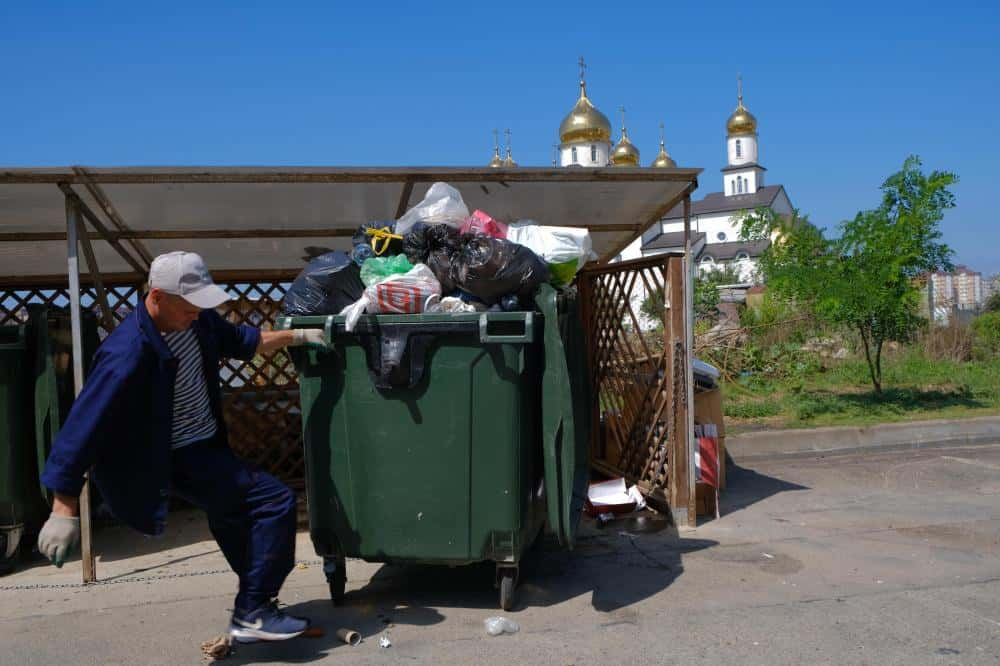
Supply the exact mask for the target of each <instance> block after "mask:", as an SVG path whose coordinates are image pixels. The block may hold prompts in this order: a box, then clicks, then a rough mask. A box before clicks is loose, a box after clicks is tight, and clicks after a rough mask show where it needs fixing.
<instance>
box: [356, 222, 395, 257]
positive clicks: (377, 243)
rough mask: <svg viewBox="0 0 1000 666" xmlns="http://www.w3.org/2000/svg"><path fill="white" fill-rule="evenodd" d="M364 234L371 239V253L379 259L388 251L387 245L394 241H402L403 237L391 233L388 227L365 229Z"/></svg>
mask: <svg viewBox="0 0 1000 666" xmlns="http://www.w3.org/2000/svg"><path fill="white" fill-rule="evenodd" d="M365 233H366V234H368V235H369V236H371V237H372V251H373V252H375V255H376V256H379V257H380V256H382V255H383V254H385V251H386V250H388V249H389V243H391V242H392V241H394V240H403V237H402V236H400V235H399V234H394V233H392V231H391V230H390V229H389V227H382V228H381V229H365Z"/></svg>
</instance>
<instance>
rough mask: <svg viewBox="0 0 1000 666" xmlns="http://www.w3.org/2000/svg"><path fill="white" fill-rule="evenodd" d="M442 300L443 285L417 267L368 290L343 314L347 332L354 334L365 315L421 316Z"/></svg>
mask: <svg viewBox="0 0 1000 666" xmlns="http://www.w3.org/2000/svg"><path fill="white" fill-rule="evenodd" d="M440 297H441V283H440V282H438V281H437V278H436V277H434V273H433V272H432V271H431V269H430V268H428V267H427V266H426V265H425V264H417V265H416V266H414V267H413V268H412V269H411V270H410V271H409V272H408V273H404V274H402V275H391V276H389V277H387V278H386V279H384V280H381V281H380V282H376V283H375V284H373V285H371V286H370V287H368V288H366V289H365V293H364V294H363V295H362V296H361V298H359V299H358V300H357V301H355V302H354V303H352V304H351V305H348V306H347V307H346V308H344V309H343V310H341V312H340V314H342V315H344V316H345V317H346V318H347V321H346V322H344V328H345V329H346V330H347V331H353V330H354V327H355V326H357V323H358V319H359V318H360V317H361V315H362V314H363V313H365V312H369V313H371V314H377V313H382V314H419V313H421V312H424V311H425V310H426V309H427V305H428V303H433V302H434V301H435V299H438V298H440Z"/></svg>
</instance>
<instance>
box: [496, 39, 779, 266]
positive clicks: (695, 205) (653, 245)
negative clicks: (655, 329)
mask: <svg viewBox="0 0 1000 666" xmlns="http://www.w3.org/2000/svg"><path fill="white" fill-rule="evenodd" d="M584 68H585V65H584V62H583V59H582V58H581V59H580V96H579V98H578V99H577V101H576V104H575V105H574V106H573V108H572V109H570V111H569V113H568V114H566V117H565V118H563V121H562V123H560V125H559V144H558V145H556V146H555V147H554V148H555V151H556V152H555V156H554V157H553V166H555V165H556V162H557V161H558V164H559V165H560V166H562V167H566V168H581V167H583V168H586V167H590V168H603V167H609V166H611V167H638V166H640V163H639V149H638V148H637V147H636V146H635V145H634V144H633V143H632V142H631V141H630V140H629V138H628V130H627V129H626V127H625V109H624V108H622V109H621V113H622V127H621V136H620V137H619V139H618V142H617V143H612V137H611V134H612V129H611V122H610V121H609V120H608V117H607V116H606V115H604V114H603V113H601V111H600V110H599V109H598V108H597V107H596V106H595V105H594V103H593V102H591V100H590V98H589V97H588V96H587V84H586V81H585V78H584V72H585V69H584ZM736 97H737V103H736V109H735V110H734V111H733V113H732V114H731V115H730V116H729V119H728V120H727V121H726V153H727V157H728V159H727V163H726V166H724V167H723V168H722V190H721V191H719V192H710V193H708V194H706V195H705V196H704V197H703V198H701V199H698V200H693V201H692V202H691V254H692V257H693V259H694V261H695V262H696V265H697V266H698V267H699V269H700V270H703V271H704V270H711V269H714V268H717V267H722V266H727V265H729V266H733V267H735V268H736V269H737V270H738V272H739V274H740V279H741V280H742V281H744V282H754V281H755V280H756V266H757V258H758V257H760V255H761V254H762V253H763V252H764V250H766V249H767V247H768V246H769V245H770V240H762V241H755V242H741V241H740V240H739V234H740V229H739V224H740V218H741V216H742V215H743V214H744V213H746V212H753V211H754V210H757V209H758V208H769V209H771V210H773V211H774V212H775V213H777V214H778V215H782V216H785V215H791V214H792V212H793V211H792V202H791V200H790V199H789V198H788V194H787V193H786V192H785V188H784V187H783V186H781V185H767V184H766V183H765V182H764V173H765V172H766V171H767V170H766V169H765V168H764V167H763V166H762V165H761V162H760V145H759V137H758V134H757V119H756V118H755V117H754V115H753V114H752V113H750V111H749V110H748V109H747V108H746V106H744V104H743V89H742V81H741V82H740V83H739V84H738V88H737V96H736ZM660 132H661V133H660V152H659V153H658V154H657V155H656V157H655V158H654V159H653V161H652V162H651V163H650V165H649V167H650V168H654V169H655V168H673V167H676V166H677V164H676V163H675V162H674V159H673V158H672V157H671V156H670V154H669V153H667V150H666V143H665V140H664V137H663V125H662V124H661V125H660ZM494 137H495V138H494V150H493V159H492V160H491V161H490V163H489V165H490V166H491V167H498V168H500V167H513V166H517V163H516V162H514V160H513V158H512V156H511V149H510V134H509V131H508V133H507V156H506V158H505V159H501V157H500V145H499V142H498V141H497V140H496V130H494ZM683 250H684V209H683V204H679V205H678V206H677V207H676V208H674V209H673V210H671V211H669V212H668V213H667V214H666V216H665V217H664V218H663V219H662V220H660V221H659V222H658V223H656V224H653V225H652V226H651V227H650V228H649V229H647V230H646V231H645V232H644V233H643V234H642V237H641V238H638V239H636V240H635V242H633V243H632V244H631V245H629V246H628V247H627V248H625V250H623V251H622V253H621V255H619V257H618V258H617V260H627V259H637V258H639V257H644V256H650V255H655V254H662V253H664V252H670V251H683Z"/></svg>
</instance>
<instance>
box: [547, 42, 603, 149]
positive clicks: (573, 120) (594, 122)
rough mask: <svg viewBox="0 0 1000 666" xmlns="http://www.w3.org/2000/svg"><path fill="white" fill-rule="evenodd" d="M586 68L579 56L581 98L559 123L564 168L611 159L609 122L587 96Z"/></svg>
mask: <svg viewBox="0 0 1000 666" xmlns="http://www.w3.org/2000/svg"><path fill="white" fill-rule="evenodd" d="M586 67H587V66H586V64H584V62H583V58H580V99H578V100H577V101H576V104H575V105H574V106H573V108H572V109H571V110H570V112H569V113H568V114H567V115H566V117H565V118H563V121H562V123H560V125H559V142H560V143H559V164H560V166H564V167H566V166H583V167H606V166H608V164H609V163H610V161H611V123H610V122H609V121H608V117H607V116H605V115H604V114H603V113H601V112H600V111H598V110H597V108H596V107H595V106H594V105H593V104H592V103H591V101H590V99H588V98H587V83H586V80H585V79H584V73H585V70H586Z"/></svg>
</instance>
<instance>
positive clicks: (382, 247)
mask: <svg viewBox="0 0 1000 666" xmlns="http://www.w3.org/2000/svg"><path fill="white" fill-rule="evenodd" d="M369 229H374V230H382V231H386V232H388V233H391V234H395V233H396V223H395V222H394V221H392V220H374V221H372V222H365V223H364V224H362V225H361V226H360V227H358V230H357V231H356V232H354V236H353V237H352V238H351V247H353V248H354V250H353V252H351V256H352V257H353V258H354V262H355V263H356V264H357V265H358V266H360V265H361V264H363V263H364V262H365V259H369V258H371V257H391V256H393V255H396V254H401V253H402V252H403V241H402V240H401V239H399V238H387V237H380V236H372V235H371V234H369V233H368V230H369ZM373 240H374V241H375V242H374V244H373V243H372V241H373Z"/></svg>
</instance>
